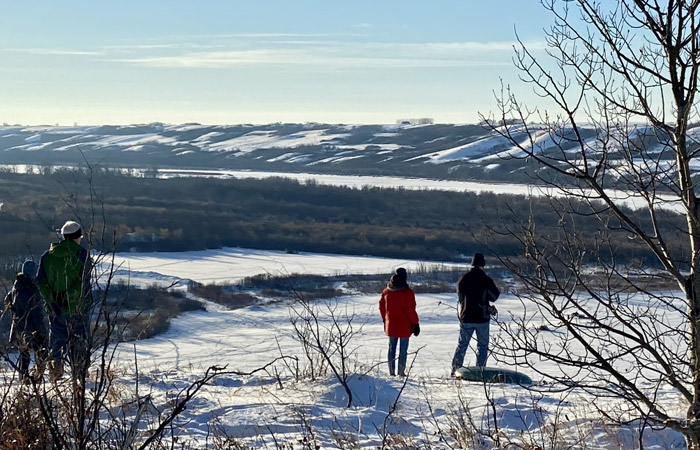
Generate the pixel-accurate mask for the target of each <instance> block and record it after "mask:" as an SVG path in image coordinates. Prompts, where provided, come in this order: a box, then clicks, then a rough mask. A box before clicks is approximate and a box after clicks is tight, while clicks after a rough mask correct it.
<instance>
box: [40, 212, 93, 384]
mask: <svg viewBox="0 0 700 450" xmlns="http://www.w3.org/2000/svg"><path fill="white" fill-rule="evenodd" d="M61 235H62V236H63V240H62V241H60V242H57V243H53V244H51V247H50V248H49V250H48V251H47V252H46V253H44V255H43V256H42V257H41V264H40V265H39V274H38V275H37V282H38V284H39V289H40V291H41V295H42V296H43V297H44V302H45V303H46V310H47V312H48V315H49V323H50V328H51V333H50V336H49V346H50V350H51V351H50V355H49V363H50V365H49V375H50V377H51V379H52V380H57V379H58V378H60V377H61V376H62V375H63V362H64V360H65V359H66V358H67V359H68V361H69V363H70V365H71V369H72V373H73V377H74V378H75V377H76V376H77V375H78V374H79V373H80V372H81V371H82V370H83V369H86V368H87V366H88V365H89V352H88V350H89V349H88V342H89V331H90V327H89V320H90V309H91V307H92V294H91V292H92V286H91V281H90V279H91V276H90V274H91V271H92V261H91V259H90V256H89V255H88V251H87V250H86V249H84V248H83V247H81V246H80V241H81V239H82V237H83V231H82V228H81V226H80V224H79V223H77V222H73V221H68V222H66V223H65V224H64V225H63V227H62V228H61Z"/></svg>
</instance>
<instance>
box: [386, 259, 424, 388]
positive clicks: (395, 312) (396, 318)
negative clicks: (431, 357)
mask: <svg viewBox="0 0 700 450" xmlns="http://www.w3.org/2000/svg"><path fill="white" fill-rule="evenodd" d="M407 279H408V274H407V273H406V269H404V268H403V267H400V268H398V269H396V273H395V274H394V275H392V277H391V281H389V283H388V284H387V286H386V288H385V289H384V291H383V292H382V298H381V299H380V300H379V312H380V313H381V315H382V320H383V321H384V332H385V333H386V335H387V336H389V354H388V360H387V361H388V363H389V374H390V375H392V376H394V375H396V371H395V367H396V345H397V344H399V367H398V369H399V371H398V374H399V376H401V377H405V376H406V359H407V357H408V339H409V338H410V337H411V334H414V335H416V336H418V334H419V333H420V325H419V324H418V313H416V296H415V294H414V293H413V290H412V289H411V288H410V287H408V282H407Z"/></svg>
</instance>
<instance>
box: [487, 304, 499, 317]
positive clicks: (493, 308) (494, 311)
mask: <svg viewBox="0 0 700 450" xmlns="http://www.w3.org/2000/svg"><path fill="white" fill-rule="evenodd" d="M489 314H491V315H492V316H495V315H496V314H498V310H497V309H496V307H495V306H493V305H489Z"/></svg>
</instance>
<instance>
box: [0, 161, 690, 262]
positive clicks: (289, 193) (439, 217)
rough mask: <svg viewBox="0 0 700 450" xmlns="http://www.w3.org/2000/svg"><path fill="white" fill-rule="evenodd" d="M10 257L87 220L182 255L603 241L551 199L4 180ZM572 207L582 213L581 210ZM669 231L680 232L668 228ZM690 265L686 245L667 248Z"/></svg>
mask: <svg viewBox="0 0 700 450" xmlns="http://www.w3.org/2000/svg"><path fill="white" fill-rule="evenodd" d="M0 202H2V206H1V207H0V208H1V209H0V233H2V236H3V238H2V239H0V254H1V255H3V256H4V257H5V259H6V260H7V259H8V258H12V257H15V258H23V257H25V256H27V255H33V256H35V257H38V255H40V254H41V252H43V250H44V249H45V248H46V247H47V246H48V244H49V242H51V241H52V240H55V235H54V233H53V231H52V230H53V229H55V228H56V227H59V226H60V225H61V224H62V223H63V222H64V221H65V220H67V219H73V218H77V219H78V220H79V221H81V222H82V223H83V224H84V226H85V227H86V228H87V227H90V226H92V227H93V228H94V233H93V235H92V236H93V238H92V243H91V245H92V246H94V247H95V248H101V249H105V250H109V249H111V248H112V241H113V239H112V237H113V236H115V237H116V240H115V244H116V250H118V251H129V250H130V251H184V250H199V249H206V248H220V247H225V246H240V247H250V248H257V249H277V250H288V251H308V252H329V253H341V254H354V255H375V256H386V257H397V258H406V259H415V260H444V261H460V260H467V261H468V260H470V257H471V255H472V254H473V253H474V252H475V251H486V252H489V253H496V252H497V253H500V254H506V255H517V254H519V253H521V252H522V245H521V243H520V242H519V240H518V239H516V237H514V235H513V233H515V234H516V235H517V234H518V233H519V231H518V230H519V229H520V226H521V225H522V224H526V223H528V221H529V220H530V218H531V217H536V218H537V222H538V230H539V231H538V232H541V233H542V234H543V236H547V237H548V238H549V237H551V236H552V235H553V234H555V233H556V232H557V230H559V229H560V228H561V227H562V226H575V227H576V229H577V232H578V239H580V245H581V246H582V248H591V249H593V248H594V247H595V245H596V243H597V242H599V241H600V239H601V236H600V235H599V234H598V233H596V230H597V229H599V228H600V222H599V221H598V220H596V219H595V218H593V217H590V218H582V219H577V221H576V222H575V223H573V222H568V221H567V220H562V218H561V217H560V215H559V214H558V209H559V208H560V207H557V206H553V204H552V202H550V201H549V199H546V198H539V197H533V198H529V199H527V198H524V197H523V196H516V195H496V194H491V193H481V194H475V193H456V192H442V191H413V190H403V189H400V188H399V189H379V188H370V187H366V188H363V189H351V188H344V187H334V186H322V185H316V184H313V183H311V184H300V183H298V182H296V181H292V180H289V179H282V178H270V179H265V180H254V179H232V180H218V179H203V178H174V179H167V180H162V179H146V178H136V177H129V176H125V175H123V174H118V173H116V172H110V171H104V170H101V171H88V170H72V171H68V170H64V171H55V172H52V173H45V174H43V175H32V174H16V173H0ZM574 207H576V208H579V209H583V210H584V212H585V209H586V207H585V206H583V205H579V204H575V205H574ZM668 220H669V225H668V226H677V227H678V229H679V230H682V229H683V227H682V225H683V221H682V220H680V218H675V217H670V218H669V219H668ZM617 237H619V239H616V238H615V236H613V238H614V239H613V241H614V247H615V249H616V250H615V251H616V252H618V256H621V257H623V258H625V259H630V258H637V259H646V260H647V261H652V260H653V259H652V258H651V256H650V255H649V254H648V253H647V252H646V250H645V249H644V247H643V246H642V245H641V243H640V242H639V240H638V239H628V237H629V236H628V233H626V232H625V231H624V230H621V231H619V233H618V234H617ZM669 244H670V245H671V246H672V247H673V248H674V251H676V252H677V253H679V254H680V253H682V251H683V249H682V248H681V247H680V240H679V242H678V243H675V242H671V243H669Z"/></svg>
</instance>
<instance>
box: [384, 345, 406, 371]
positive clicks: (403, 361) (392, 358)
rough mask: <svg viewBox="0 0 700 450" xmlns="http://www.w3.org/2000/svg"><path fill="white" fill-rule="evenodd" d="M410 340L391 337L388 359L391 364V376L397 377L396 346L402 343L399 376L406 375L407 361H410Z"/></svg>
mask: <svg viewBox="0 0 700 450" xmlns="http://www.w3.org/2000/svg"><path fill="white" fill-rule="evenodd" d="M408 339H409V338H397V337H389V354H388V357H387V360H388V363H389V375H396V371H395V370H394V367H395V366H396V344H397V343H398V342H399V341H401V344H400V345H399V375H405V374H406V359H408Z"/></svg>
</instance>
